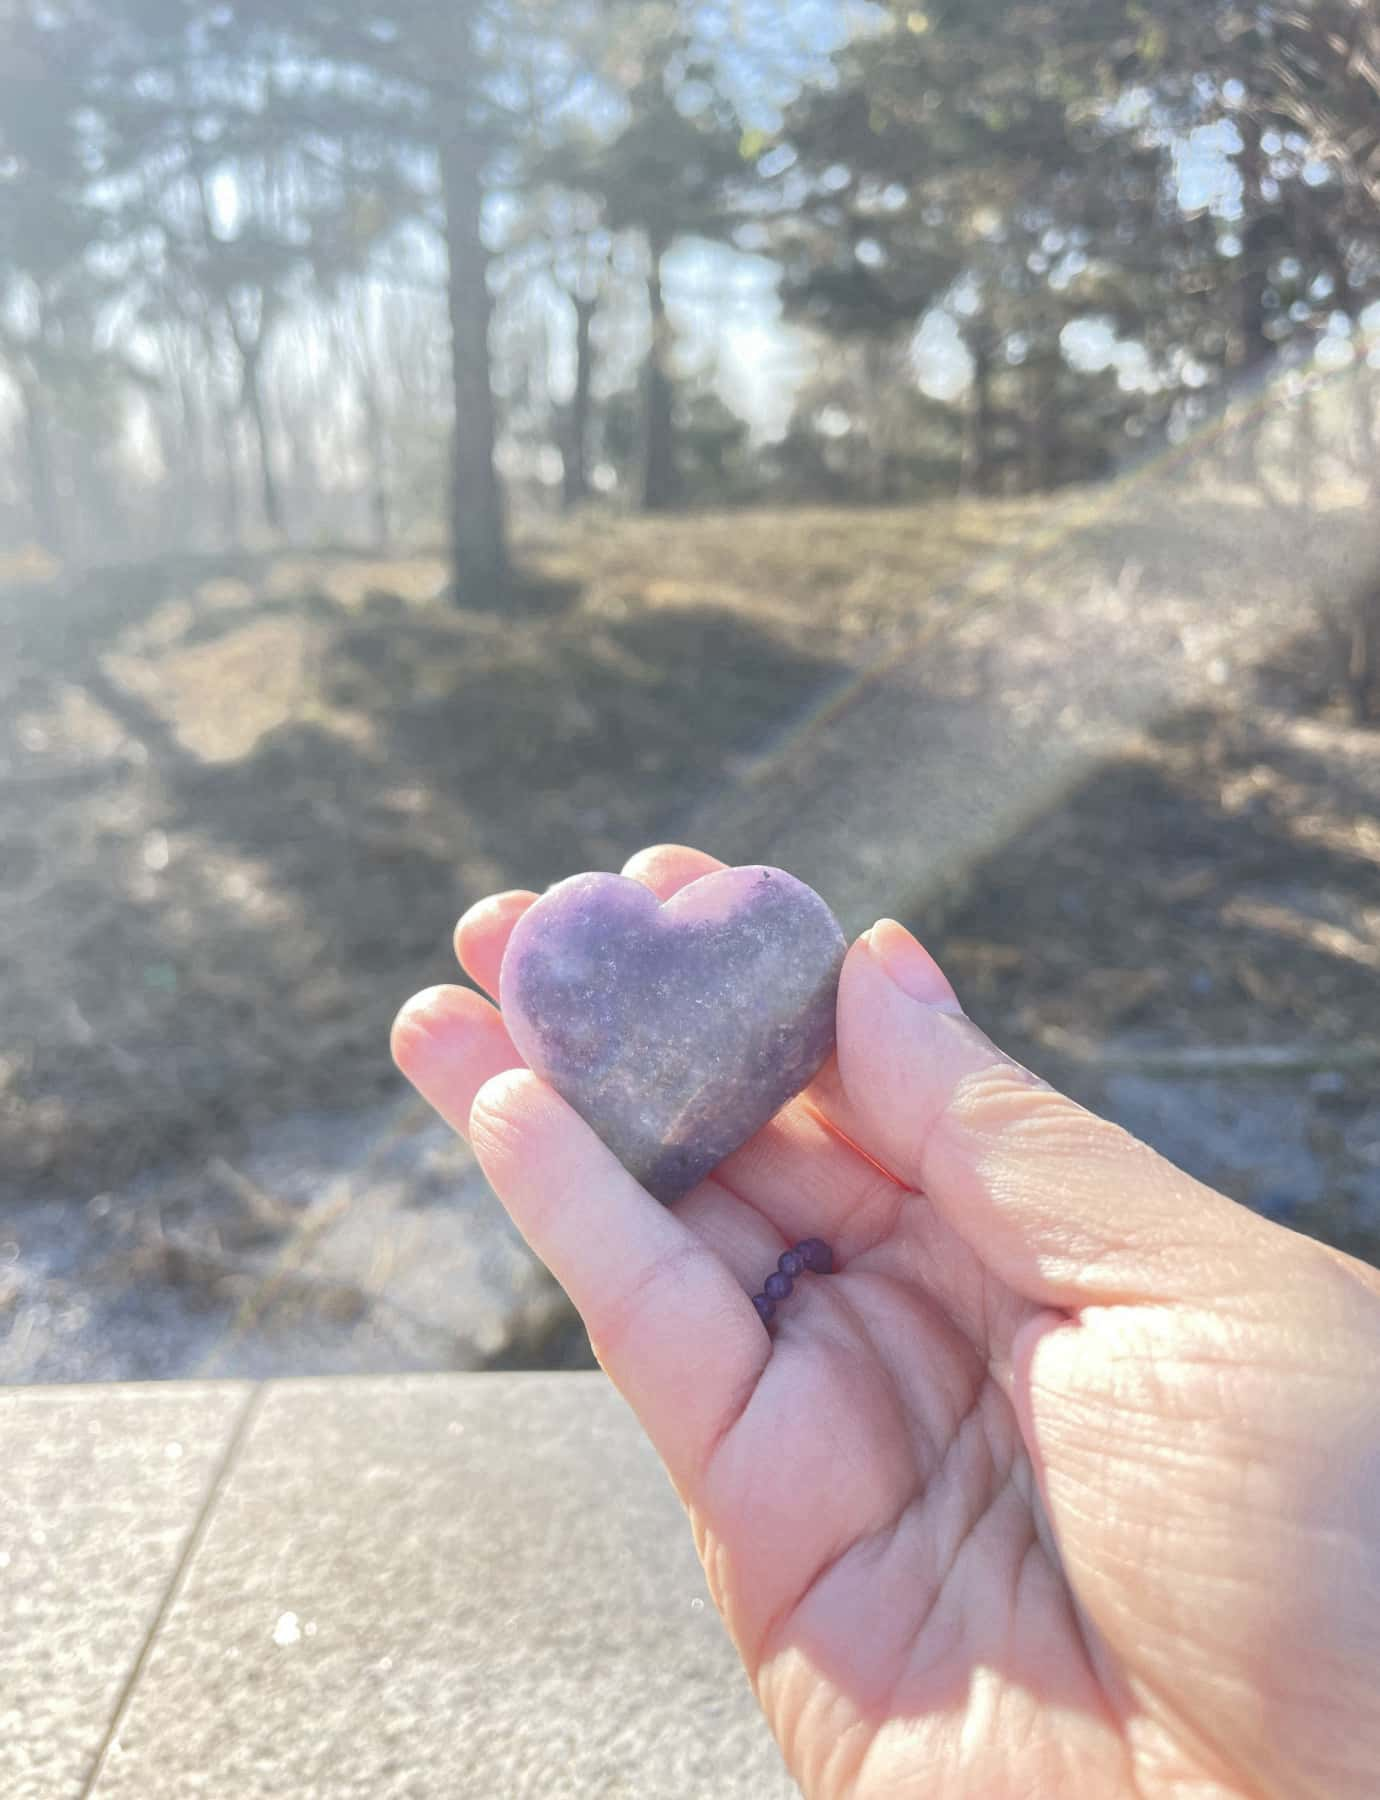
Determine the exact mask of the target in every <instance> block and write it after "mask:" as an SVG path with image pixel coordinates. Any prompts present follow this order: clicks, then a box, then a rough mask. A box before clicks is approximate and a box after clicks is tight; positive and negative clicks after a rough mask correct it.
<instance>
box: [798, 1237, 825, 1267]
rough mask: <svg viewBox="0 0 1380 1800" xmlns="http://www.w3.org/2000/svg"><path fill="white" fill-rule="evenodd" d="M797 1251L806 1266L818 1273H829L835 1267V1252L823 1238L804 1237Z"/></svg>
mask: <svg viewBox="0 0 1380 1800" xmlns="http://www.w3.org/2000/svg"><path fill="white" fill-rule="evenodd" d="M795 1253H796V1255H797V1256H798V1257H799V1258H800V1260H801V1262H803V1263H804V1265H805V1267H806V1268H807V1269H809V1270H811V1271H812V1272H813V1273H814V1274H816V1275H828V1274H829V1273H830V1272H831V1271H832V1269H833V1267H834V1253H833V1251H832V1250H831V1249H830V1248H829V1246H828V1245H827V1244H826V1243H825V1241H824V1239H823V1238H804V1239H802V1240H801V1242H800V1243H798V1244H797V1245H796V1247H795Z"/></svg>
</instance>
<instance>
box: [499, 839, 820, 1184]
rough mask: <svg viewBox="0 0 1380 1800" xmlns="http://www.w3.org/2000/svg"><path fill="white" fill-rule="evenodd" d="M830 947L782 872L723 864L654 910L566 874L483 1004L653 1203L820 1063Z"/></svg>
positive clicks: (611, 879)
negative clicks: (495, 1002)
mask: <svg viewBox="0 0 1380 1800" xmlns="http://www.w3.org/2000/svg"><path fill="white" fill-rule="evenodd" d="M844 950H845V944H844V938H843V933H842V931H840V929H839V926H838V922H837V920H836V919H835V918H834V915H833V914H832V913H831V912H830V911H829V908H828V907H827V906H826V905H825V904H824V902H823V901H822V900H821V899H820V897H819V895H818V894H816V893H815V892H814V891H813V890H812V889H810V888H808V887H806V886H805V884H804V883H803V882H801V881H797V880H796V879H795V877H794V876H793V875H787V874H786V873H785V872H784V871H783V870H781V869H768V868H762V867H760V866H755V865H754V866H750V867H746V868H740V869H723V870H720V871H719V872H718V873H717V874H714V875H705V876H702V877H701V879H700V880H699V881H694V882H691V884H690V885H689V886H688V887H685V888H682V889H681V891H680V892H679V893H678V894H676V895H674V896H673V897H672V898H671V899H670V900H668V901H666V903H665V904H664V905H663V904H661V903H659V902H658V900H657V898H656V896H655V895H654V894H653V893H652V892H651V890H650V889H649V888H645V887H643V885H642V884H641V882H638V881H630V880H628V879H627V878H625V877H624V876H622V875H597V874H595V875H573V876H571V878H570V880H569V881H562V882H560V883H559V884H558V885H557V886H556V887H553V888H551V889H550V890H549V891H548V892H547V893H545V894H543V895H542V897H541V899H540V900H538V901H537V902H536V903H535V905H533V906H532V907H531V908H530V909H529V911H528V912H527V913H525V914H524V916H523V917H522V919H521V920H519V922H518V925H517V927H516V929H515V930H514V932H513V935H512V938H511V939H510V941H509V944H508V950H507V954H506V955H505V956H504V958H503V969H502V972H501V975H500V979H499V998H500V1002H501V1004H502V1007H503V1016H504V1018H505V1019H506V1021H507V1024H508V1029H509V1031H510V1033H511V1034H512V1038H513V1042H514V1043H515V1044H516V1045H517V1048H518V1050H519V1052H520V1053H521V1055H522V1056H523V1058H524V1059H525V1061H526V1062H527V1063H528V1065H529V1066H530V1067H531V1068H533V1069H535V1070H536V1072H537V1074H538V1075H541V1076H542V1077H543V1078H544V1079H545V1080H547V1081H548V1082H550V1084H551V1086H552V1087H554V1088H555V1089H556V1091H557V1093H559V1094H561V1095H563V1096H564V1098H565V1099H566V1100H568V1101H569V1102H570V1104H571V1105H572V1106H573V1107H574V1108H575V1110H576V1111H577V1112H578V1113H579V1114H580V1115H581V1117H582V1118H584V1119H586V1120H587V1121H588V1123H589V1124H590V1125H591V1126H592V1127H593V1128H594V1130H595V1131H596V1132H597V1133H598V1135H599V1136H600V1137H601V1138H602V1139H603V1140H604V1142H605V1143H606V1144H607V1145H608V1146H609V1148H610V1149H611V1150H612V1151H613V1153H614V1154H615V1156H617V1157H618V1159H619V1161H620V1162H621V1163H622V1164H623V1166H624V1167H625V1168H626V1169H628V1170H629V1171H630V1173H631V1174H633V1175H635V1176H636V1177H637V1179H638V1180H639V1181H640V1182H641V1183H642V1185H643V1186H644V1187H645V1188H646V1189H647V1190H648V1191H649V1192H650V1193H652V1194H654V1195H655V1196H656V1198H657V1199H658V1200H663V1201H667V1202H670V1201H672V1200H677V1199H679V1198H680V1196H681V1195H682V1194H685V1193H688V1192H689V1190H690V1189H691V1188H692V1187H694V1185H695V1183H696V1182H697V1181H700V1180H702V1179H703V1178H704V1176H706V1175H707V1174H708V1173H709V1172H710V1170H711V1169H713V1168H714V1167H715V1166H716V1164H718V1163H720V1162H722V1160H723V1159H724V1157H726V1156H728V1155H729V1154H730V1153H731V1152H732V1151H734V1150H736V1149H737V1148H738V1147H739V1146H740V1145H741V1144H744V1143H746V1142H747V1140H748V1139H749V1138H750V1137H751V1136H752V1135H753V1133H754V1132H756V1131H758V1130H760V1129H761V1127H762V1126H763V1125H765V1124H766V1122H767V1121H768V1119H770V1118H771V1117H772V1115H773V1114H774V1113H776V1112H778V1111H779V1110H780V1108H781V1107H782V1106H784V1105H785V1103H786V1102H787V1101H788V1100H789V1099H791V1098H792V1096H793V1095H795V1094H798V1093H799V1092H800V1090H801V1089H802V1088H803V1087H804V1086H805V1085H806V1083H807V1082H808V1081H809V1080H810V1079H811V1077H812V1076H813V1075H815V1074H816V1072H817V1071H818V1070H819V1068H820V1066H821V1065H822V1064H823V1063H824V1062H825V1060H826V1059H827V1058H828V1056H829V1053H830V1051H831V1050H832V1049H833V1047H834V1004H835V998H836V995H837V991H838V981H839V969H840V967H841V966H842V963H843V955H844Z"/></svg>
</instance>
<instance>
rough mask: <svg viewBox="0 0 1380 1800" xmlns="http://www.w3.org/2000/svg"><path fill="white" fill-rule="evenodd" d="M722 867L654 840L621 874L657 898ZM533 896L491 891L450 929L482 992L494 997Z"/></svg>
mask: <svg viewBox="0 0 1380 1800" xmlns="http://www.w3.org/2000/svg"><path fill="white" fill-rule="evenodd" d="M724 866H725V865H724V864H723V863H721V862H718V861H716V860H715V858H714V857H712V856H706V855H705V854H704V852H703V851H702V850H691V849H688V848H687V847H686V846H685V845H684V844H654V845H652V847H651V848H650V849H647V850H639V851H638V852H637V854H636V856H632V857H630V858H629V859H628V861H627V862H626V863H625V864H624V865H623V871H622V872H623V874H624V875H627V876H629V877H630V878H631V879H632V880H634V881H640V882H641V883H642V885H643V886H644V887H649V888H650V889H651V890H652V892H653V893H654V894H655V895H656V897H657V898H658V899H659V900H669V899H670V898H671V896H672V894H675V893H679V891H680V890H681V888H683V887H688V886H689V885H690V883H691V882H692V881H698V880H699V878H700V876H701V875H712V874H713V873H714V872H715V870H717V869H722V868H723V867H724ZM536 899H537V895H536V894H534V893H532V892H531V891H530V890H528V889H526V888H512V889H510V890H509V891H508V892H506V893H502V894H490V895H488V896H487V897H486V898H485V899H483V900H477V901H476V902H475V904H474V905H473V906H472V907H470V908H469V910H468V911H467V912H466V913H464V914H463V915H462V917H461V919H460V922H459V924H458V925H457V926H456V927H455V954H456V956H457V958H458V959H459V962H460V966H461V968H462V969H463V970H464V971H465V973H466V974H467V975H468V976H469V977H470V978H471V980H473V981H475V982H476V983H477V984H478V985H479V986H480V987H482V988H483V989H484V991H485V993H486V994H492V995H493V996H494V997H495V998H497V995H498V975H499V970H500V969H501V968H502V966H503V952H504V951H505V950H506V949H507V948H508V939H509V938H510V937H511V936H512V933H513V927H514V926H515V925H516V924H517V922H518V920H519V919H520V918H521V917H522V915H523V914H524V913H525V912H526V911H527V909H528V907H529V906H531V905H532V903H533V902H534V901H535V900H536Z"/></svg>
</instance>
